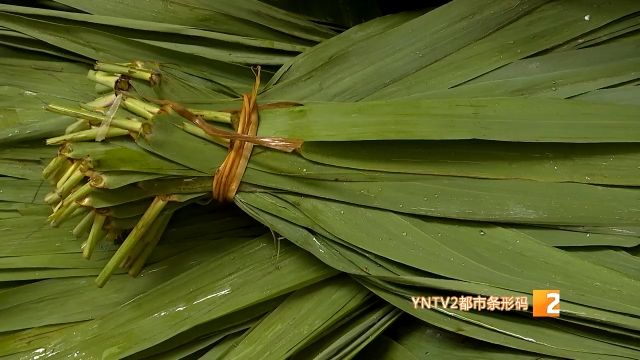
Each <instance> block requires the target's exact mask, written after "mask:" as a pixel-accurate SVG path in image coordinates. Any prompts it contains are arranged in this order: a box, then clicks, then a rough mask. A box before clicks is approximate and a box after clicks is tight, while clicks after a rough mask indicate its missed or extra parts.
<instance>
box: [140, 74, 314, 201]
mask: <svg viewBox="0 0 640 360" xmlns="http://www.w3.org/2000/svg"><path fill="white" fill-rule="evenodd" d="M254 74H255V76H256V81H255V83H254V85H253V89H252V91H251V93H249V94H243V95H242V108H241V109H240V110H239V111H240V115H239V119H238V128H237V132H232V131H227V130H223V129H220V128H217V127H215V126H213V125H210V124H208V123H207V122H206V121H205V120H204V119H203V118H202V117H201V116H199V115H195V114H193V113H192V112H191V111H189V110H187V109H186V108H184V107H182V106H180V105H179V104H178V103H176V102H173V101H170V100H158V99H152V98H149V97H146V96H142V97H143V98H145V99H147V100H149V101H153V102H156V103H159V104H164V105H165V106H168V107H170V108H171V109H173V110H174V111H176V112H177V113H178V114H180V115H182V116H183V117H184V118H186V119H188V120H189V121H191V122H192V123H193V124H195V125H197V126H198V127H199V128H200V129H202V130H203V131H204V132H205V133H207V134H208V135H211V136H217V137H222V138H225V139H229V140H230V144H229V152H228V154H227V157H226V158H225V160H224V161H223V162H222V164H221V165H220V167H218V170H217V171H216V173H215V175H214V177H213V191H212V193H213V198H214V199H215V200H217V201H220V202H231V201H233V197H234V196H235V194H236V192H237V191H238V186H239V185H240V182H241V181H242V177H243V175H244V172H245V170H246V168H247V164H248V163H249V158H250V157H251V152H252V151H253V146H254V145H261V146H265V147H269V148H272V149H276V150H280V151H286V152H292V151H295V150H299V149H300V148H301V147H302V143H303V140H300V139H287V138H280V137H260V136H257V134H258V120H259V119H258V118H259V117H258V110H259V109H260V110H263V109H278V108H283V107H290V106H301V105H302V104H298V103H291V102H286V103H274V104H267V105H263V106H258V104H257V97H258V88H259V87H260V67H259V66H258V67H257V70H255V71H254ZM222 111H224V112H231V113H234V112H236V113H237V112H238V110H237V109H234V110H222Z"/></svg>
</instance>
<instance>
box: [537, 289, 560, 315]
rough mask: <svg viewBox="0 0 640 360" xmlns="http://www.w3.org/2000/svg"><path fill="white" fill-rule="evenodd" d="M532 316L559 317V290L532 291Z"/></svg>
mask: <svg viewBox="0 0 640 360" xmlns="http://www.w3.org/2000/svg"><path fill="white" fill-rule="evenodd" d="M533 316H536V317H538V316H546V317H549V316H560V290H533Z"/></svg>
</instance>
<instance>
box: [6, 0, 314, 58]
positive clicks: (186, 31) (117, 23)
mask: <svg viewBox="0 0 640 360" xmlns="http://www.w3.org/2000/svg"><path fill="white" fill-rule="evenodd" d="M0 11H6V12H11V13H16V14H26V15H32V16H39V17H44V16H47V17H49V16H50V17H57V18H60V19H67V20H73V21H78V22H88V23H93V24H96V26H99V27H102V28H104V27H105V26H111V27H112V28H110V29H109V30H111V31H107V32H112V31H113V30H115V29H117V28H129V29H136V30H143V31H153V32H157V33H163V34H164V36H169V34H179V35H185V36H190V37H198V38H201V39H200V40H201V41H202V40H204V39H212V40H218V41H219V42H230V43H236V44H242V45H248V46H255V47H264V48H273V49H278V50H286V51H298V52H302V51H304V50H306V49H307V48H306V47H305V46H297V45H293V44H289V43H281V42H274V41H265V40H263V39H257V38H249V37H246V36H237V35H231V34H227V33H222V32H214V31H204V30H200V29H196V28H193V27H190V26H180V25H174V24H169V23H160V22H151V21H143V20H137V21H131V20H127V19H123V18H120V17H113V16H100V15H88V14H82V13H72V12H68V11H55V10H47V9H39V8H32V7H25V6H13V5H0ZM221 25H223V26H224V25H226V24H221ZM128 35H131V32H129V34H128Z"/></svg>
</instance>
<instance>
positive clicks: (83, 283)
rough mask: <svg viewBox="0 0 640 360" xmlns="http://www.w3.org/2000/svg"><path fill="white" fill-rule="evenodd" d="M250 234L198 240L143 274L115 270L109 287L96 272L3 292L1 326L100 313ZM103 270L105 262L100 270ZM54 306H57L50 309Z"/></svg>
mask: <svg viewBox="0 0 640 360" xmlns="http://www.w3.org/2000/svg"><path fill="white" fill-rule="evenodd" d="M246 240H247V239H242V238H230V239H226V240H219V241H216V242H215V243H211V244H201V246H195V247H193V245H194V244H193V243H192V244H191V245H192V248H191V249H190V250H189V251H186V252H184V253H182V254H179V255H177V256H174V257H169V258H168V259H166V260H163V261H160V262H157V263H156V264H154V265H151V266H149V267H147V268H146V269H145V270H144V271H143V272H142V274H140V276H139V277H138V278H133V277H131V276H129V275H128V274H122V275H114V276H113V277H112V279H111V281H109V283H108V284H107V285H106V286H105V288H103V289H99V288H97V287H96V286H95V283H94V281H93V280H94V276H90V277H69V278H60V279H50V280H44V281H39V282H36V283H33V284H29V285H25V286H21V287H18V288H15V289H13V290H10V291H8V292H5V293H3V296H2V299H1V300H0V313H2V317H3V319H5V321H3V324H2V326H1V327H0V329H1V331H9V330H18V329H26V328H31V327H37V326H43V325H51V324H60V323H66V322H73V321H84V320H90V319H93V318H96V317H98V316H100V315H103V314H106V313H108V312H109V311H111V310H113V309H115V308H117V307H119V306H120V305H122V304H124V303H126V302H128V301H130V300H131V299H133V298H135V297H137V296H139V295H140V294H143V293H145V292H147V291H149V290H152V289H154V288H156V287H158V286H160V285H162V284H164V283H166V282H167V281H169V280H170V279H172V278H174V277H176V276H178V275H180V274H182V273H185V272H187V271H189V270H190V269H193V268H195V267H196V266H198V265H200V264H202V263H203V262H206V261H207V258H208V257H210V256H215V254H217V253H218V252H219V250H216V247H222V248H228V247H229V246H230V244H232V243H237V242H238V241H241V242H242V241H246ZM111 253H112V252H109V254H111ZM75 256H76V257H77V258H79V259H82V257H81V256H79V255H75ZM109 257H110V256H109ZM85 262H87V261H86V260H85ZM100 270H102V267H100V268H99V269H97V272H99V271H100ZM53 308H55V309H56V311H55V312H52V311H50V310H51V309H53Z"/></svg>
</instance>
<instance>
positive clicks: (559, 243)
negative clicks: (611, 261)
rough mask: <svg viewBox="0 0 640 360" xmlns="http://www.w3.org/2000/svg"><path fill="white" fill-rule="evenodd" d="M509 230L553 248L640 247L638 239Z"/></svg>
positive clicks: (539, 229)
mask: <svg viewBox="0 0 640 360" xmlns="http://www.w3.org/2000/svg"><path fill="white" fill-rule="evenodd" d="M511 229H512V230H514V231H517V232H519V233H522V234H525V235H527V236H530V237H532V238H534V239H536V240H538V241H540V242H543V243H545V244H547V245H551V246H555V247H564V246H576V247H577V246H587V247H588V246H620V247H633V246H638V245H640V238H637V237H633V236H622V235H610V234H589V233H587V234H585V233H582V232H576V231H557V230H556V231H554V230H553V229H549V228H542V227H531V226H511Z"/></svg>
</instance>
